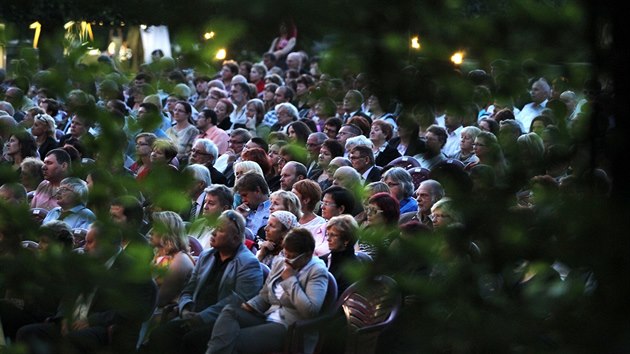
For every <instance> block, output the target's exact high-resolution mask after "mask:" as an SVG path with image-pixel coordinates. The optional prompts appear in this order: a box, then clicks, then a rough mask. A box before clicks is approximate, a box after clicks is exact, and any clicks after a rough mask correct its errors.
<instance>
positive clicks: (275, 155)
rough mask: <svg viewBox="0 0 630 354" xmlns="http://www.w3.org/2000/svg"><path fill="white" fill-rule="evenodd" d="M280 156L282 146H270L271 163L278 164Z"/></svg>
mask: <svg viewBox="0 0 630 354" xmlns="http://www.w3.org/2000/svg"><path fill="white" fill-rule="evenodd" d="M280 158H281V156H280V147H278V145H271V146H270V147H269V159H271V164H272V165H273V166H276V165H278V163H279V162H280Z"/></svg>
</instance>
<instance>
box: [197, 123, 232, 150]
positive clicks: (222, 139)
mask: <svg viewBox="0 0 630 354" xmlns="http://www.w3.org/2000/svg"><path fill="white" fill-rule="evenodd" d="M197 139H210V140H212V142H213V143H215V145H216V146H217V149H218V150H219V155H223V154H224V153H225V151H226V150H227V148H228V142H229V141H230V136H229V135H228V133H226V132H225V130H223V129H221V128H219V127H217V126H214V127H211V128H209V129H208V130H206V131H205V132H204V133H203V134H199V135H198V136H197Z"/></svg>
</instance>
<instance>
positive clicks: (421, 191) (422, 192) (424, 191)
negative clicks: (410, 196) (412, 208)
mask: <svg viewBox="0 0 630 354" xmlns="http://www.w3.org/2000/svg"><path fill="white" fill-rule="evenodd" d="M416 201H417V202H418V208H420V212H421V213H422V214H429V213H430V212H431V207H432V206H433V202H434V201H433V197H432V195H431V189H430V188H429V187H427V186H426V185H423V184H420V186H419V187H418V189H417V190H416Z"/></svg>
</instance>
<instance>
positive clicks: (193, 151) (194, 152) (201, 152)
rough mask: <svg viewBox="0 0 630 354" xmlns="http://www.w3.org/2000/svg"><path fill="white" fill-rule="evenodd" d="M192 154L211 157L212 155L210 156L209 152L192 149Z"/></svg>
mask: <svg viewBox="0 0 630 354" xmlns="http://www.w3.org/2000/svg"><path fill="white" fill-rule="evenodd" d="M190 152H192V153H193V154H197V155H211V154H208V153H207V152H203V151H202V150H197V149H190Z"/></svg>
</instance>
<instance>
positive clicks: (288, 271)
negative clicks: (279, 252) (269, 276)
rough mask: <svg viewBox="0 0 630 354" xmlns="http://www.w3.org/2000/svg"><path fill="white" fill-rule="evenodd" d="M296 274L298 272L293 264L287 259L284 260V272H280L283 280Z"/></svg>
mask: <svg viewBox="0 0 630 354" xmlns="http://www.w3.org/2000/svg"><path fill="white" fill-rule="evenodd" d="M295 274H296V271H295V269H294V268H293V266H292V265H291V264H289V262H287V261H286V260H285V261H284V270H283V271H282V274H280V277H282V280H286V279H288V278H290V277H292V276H294V275H295Z"/></svg>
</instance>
